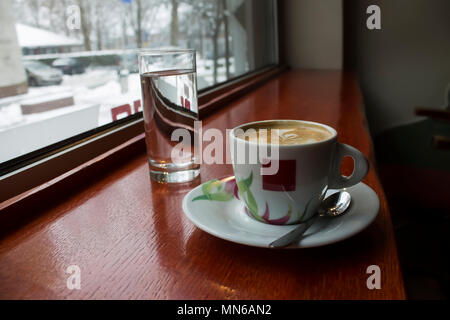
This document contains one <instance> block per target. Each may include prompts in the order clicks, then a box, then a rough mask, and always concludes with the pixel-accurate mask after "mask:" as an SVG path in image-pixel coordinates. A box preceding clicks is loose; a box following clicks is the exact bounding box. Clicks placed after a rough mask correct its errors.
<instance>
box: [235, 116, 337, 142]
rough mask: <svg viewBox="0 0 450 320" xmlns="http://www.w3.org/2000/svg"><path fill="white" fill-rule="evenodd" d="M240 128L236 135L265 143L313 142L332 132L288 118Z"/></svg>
mask: <svg viewBox="0 0 450 320" xmlns="http://www.w3.org/2000/svg"><path fill="white" fill-rule="evenodd" d="M241 128H242V129H243V132H242V131H239V133H236V137H237V138H239V139H243V140H246V141H249V142H254V143H264V141H265V142H266V143H267V144H279V145H296V144H307V143H315V142H319V141H323V140H328V139H331V138H332V137H333V133H332V132H330V131H328V130H327V129H326V128H324V127H322V126H318V125H315V124H313V123H307V122H298V121H289V120H287V121H271V122H259V123H255V124H252V125H248V126H243V127H241ZM249 132H251V133H250V134H249ZM252 133H253V134H252ZM273 139H275V141H273Z"/></svg>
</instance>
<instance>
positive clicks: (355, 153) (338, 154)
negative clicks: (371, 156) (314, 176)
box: [328, 143, 369, 189]
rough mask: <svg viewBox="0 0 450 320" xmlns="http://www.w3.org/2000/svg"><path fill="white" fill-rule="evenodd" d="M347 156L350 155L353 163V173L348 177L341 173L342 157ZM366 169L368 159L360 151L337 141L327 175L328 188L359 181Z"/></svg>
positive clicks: (340, 186) (341, 186) (339, 187)
mask: <svg viewBox="0 0 450 320" xmlns="http://www.w3.org/2000/svg"><path fill="white" fill-rule="evenodd" d="M347 156H349V157H352V158H353V160H354V163H355V166H354V169H353V173H352V174H351V176H349V177H346V176H343V175H341V164H342V159H344V157H347ZM368 171H369V161H368V160H367V158H366V157H365V156H364V154H362V153H361V151H359V150H357V149H355V148H353V147H352V146H349V145H347V144H344V143H337V145H336V149H335V152H334V157H333V161H332V164H331V168H330V174H329V177H328V188H329V189H342V188H347V187H351V186H353V185H355V184H357V183H359V182H361V180H362V179H364V177H365V176H366V175H367V172H368Z"/></svg>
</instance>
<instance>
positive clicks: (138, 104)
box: [133, 100, 141, 113]
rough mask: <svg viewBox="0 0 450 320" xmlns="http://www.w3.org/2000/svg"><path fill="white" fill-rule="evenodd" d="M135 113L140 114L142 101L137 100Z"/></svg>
mask: <svg viewBox="0 0 450 320" xmlns="http://www.w3.org/2000/svg"><path fill="white" fill-rule="evenodd" d="M133 104H134V113H136V112H139V109H140V108H141V100H136V101H135V102H134V103H133Z"/></svg>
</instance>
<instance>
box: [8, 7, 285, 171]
mask: <svg viewBox="0 0 450 320" xmlns="http://www.w3.org/2000/svg"><path fill="white" fill-rule="evenodd" d="M275 15H276V2H275V0H165V1H161V0H109V1H104V0H52V1H50V0H6V1H3V0H2V1H1V3H0V26H1V27H0V30H3V31H0V40H1V41H0V52H1V55H2V57H3V58H4V59H0V146H1V150H0V175H1V174H2V173H3V174H4V173H7V172H9V171H11V169H8V168H17V163H18V161H20V160H21V159H23V158H24V157H25V158H27V161H28V162H27V163H29V162H30V159H32V158H33V157H34V156H39V155H40V154H41V153H40V152H41V151H42V152H48V151H49V150H52V148H53V147H55V148H56V147H60V146H61V144H65V143H73V142H74V139H75V140H76V139H81V138H86V135H87V134H89V133H93V132H94V133H98V132H99V131H101V130H104V129H108V128H111V127H112V126H114V125H116V124H121V123H126V122H127V121H128V120H130V121H131V120H136V119H138V118H140V117H142V115H141V112H140V111H141V103H140V96H141V92H140V82H139V75H138V64H137V54H136V52H137V48H150V49H151V48H153V49H155V48H175V47H177V48H193V49H196V51H197V81H198V88H199V90H200V94H201V93H202V91H205V90H212V89H214V88H215V87H216V86H217V85H221V84H223V83H226V82H227V81H230V80H233V79H235V78H237V77H240V76H243V75H246V74H248V73H249V72H252V71H255V70H258V69H261V68H263V67H267V66H270V65H274V64H276V63H277V59H278V58H277V42H276V18H275ZM6 61H9V62H8V63H7V62H6Z"/></svg>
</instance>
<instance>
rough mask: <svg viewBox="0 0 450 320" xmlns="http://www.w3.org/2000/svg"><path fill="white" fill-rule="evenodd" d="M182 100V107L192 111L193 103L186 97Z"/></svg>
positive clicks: (181, 98)
mask: <svg viewBox="0 0 450 320" xmlns="http://www.w3.org/2000/svg"><path fill="white" fill-rule="evenodd" d="M180 100H181V105H182V106H183V107H184V108H186V109H188V110H191V102H190V101H189V100H188V99H185V98H184V97H180Z"/></svg>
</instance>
